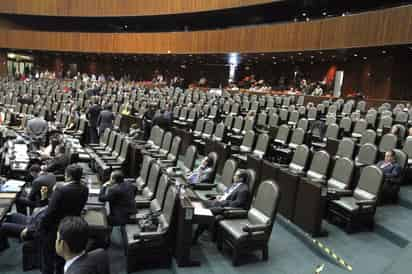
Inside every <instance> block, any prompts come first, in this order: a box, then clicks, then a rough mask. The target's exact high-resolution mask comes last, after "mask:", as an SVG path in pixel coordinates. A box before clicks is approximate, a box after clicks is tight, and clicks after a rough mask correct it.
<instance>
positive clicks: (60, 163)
mask: <svg viewBox="0 0 412 274" xmlns="http://www.w3.org/2000/svg"><path fill="white" fill-rule="evenodd" d="M68 165H69V159H68V157H67V156H66V149H65V147H64V145H59V146H58V147H57V154H56V156H55V157H54V158H53V159H52V160H50V161H49V163H48V164H47V165H46V167H44V170H45V171H47V172H53V173H54V174H64V171H65V169H66V167H67V166H68Z"/></svg>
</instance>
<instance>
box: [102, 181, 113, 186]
mask: <svg viewBox="0 0 412 274" xmlns="http://www.w3.org/2000/svg"><path fill="white" fill-rule="evenodd" d="M111 185H112V181H108V182H106V183H104V184H103V187H108V186H111Z"/></svg>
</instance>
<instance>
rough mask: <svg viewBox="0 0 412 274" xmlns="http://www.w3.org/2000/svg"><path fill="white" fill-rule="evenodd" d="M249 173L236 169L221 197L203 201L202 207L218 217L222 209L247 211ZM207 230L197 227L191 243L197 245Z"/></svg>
mask: <svg viewBox="0 0 412 274" xmlns="http://www.w3.org/2000/svg"><path fill="white" fill-rule="evenodd" d="M248 181H249V173H248V172H247V171H246V170H243V169H238V170H237V171H236V172H235V175H234V176H233V182H232V185H231V186H230V187H228V188H227V189H226V190H225V192H224V193H223V195H221V196H217V197H215V198H213V199H211V200H207V201H203V205H204V206H205V207H206V208H209V209H210V210H211V211H212V213H213V215H215V216H216V215H219V214H221V213H222V212H223V208H224V207H233V208H241V209H247V207H248V205H249V199H250V198H249V197H250V191H249V185H248ZM207 228H208V226H207V225H199V226H198V228H197V229H196V231H195V235H194V238H193V242H194V243H197V240H198V239H199V237H200V235H201V234H202V233H203V232H204V231H205V230H206V229H207Z"/></svg>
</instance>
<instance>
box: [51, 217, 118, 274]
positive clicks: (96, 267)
mask: <svg viewBox="0 0 412 274" xmlns="http://www.w3.org/2000/svg"><path fill="white" fill-rule="evenodd" d="M88 230H89V226H88V224H87V222H86V221H85V220H83V219H82V218H80V217H73V216H70V217H66V218H64V219H63V220H62V221H61V222H60V225H59V228H58V230H57V236H56V242H55V248H56V253H57V254H58V255H59V256H60V257H62V258H64V260H65V262H66V263H65V264H64V273H65V274H108V273H110V267H109V258H108V256H107V254H106V253H105V252H104V251H101V250H98V251H95V252H93V253H90V254H87V253H86V246H87V241H88V238H89V237H88Z"/></svg>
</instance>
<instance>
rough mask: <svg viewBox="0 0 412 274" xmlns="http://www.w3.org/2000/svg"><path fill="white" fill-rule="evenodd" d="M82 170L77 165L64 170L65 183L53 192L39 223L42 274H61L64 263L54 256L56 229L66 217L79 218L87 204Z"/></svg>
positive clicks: (86, 189) (86, 190)
mask: <svg viewBox="0 0 412 274" xmlns="http://www.w3.org/2000/svg"><path fill="white" fill-rule="evenodd" d="M82 176H83V170H82V168H81V167H80V166H78V165H70V166H68V167H67V169H66V181H67V183H65V184H64V185H63V186H60V187H57V188H56V189H55V191H54V192H53V194H52V196H51V198H50V201H49V206H48V208H47V211H46V213H45V216H44V217H43V219H42V221H41V223H40V242H41V247H40V252H41V258H42V262H41V271H42V273H43V274H55V273H56V274H63V265H64V262H63V260H62V259H61V258H60V257H57V256H56V250H55V241H56V234H57V227H58V225H59V223H60V221H61V220H62V219H63V218H65V217H67V216H80V213H81V211H82V210H83V208H84V205H85V204H86V202H87V198H88V195H89V189H88V188H87V187H86V186H85V185H84V184H82V182H81V178H82Z"/></svg>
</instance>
